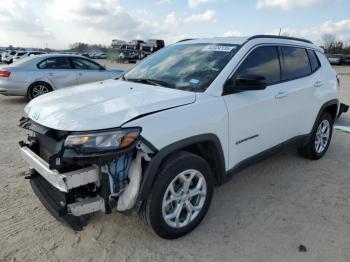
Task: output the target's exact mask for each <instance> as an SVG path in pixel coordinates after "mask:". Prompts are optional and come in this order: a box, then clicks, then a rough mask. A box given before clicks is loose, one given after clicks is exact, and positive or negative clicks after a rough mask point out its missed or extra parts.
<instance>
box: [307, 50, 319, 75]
mask: <svg viewBox="0 0 350 262" xmlns="http://www.w3.org/2000/svg"><path fill="white" fill-rule="evenodd" d="M307 53H308V55H309V60H310V65H311V70H312V72H315V71H316V70H317V69H318V68H319V67H320V61H319V60H318V58H317V55H316V53H315V51H313V50H307Z"/></svg>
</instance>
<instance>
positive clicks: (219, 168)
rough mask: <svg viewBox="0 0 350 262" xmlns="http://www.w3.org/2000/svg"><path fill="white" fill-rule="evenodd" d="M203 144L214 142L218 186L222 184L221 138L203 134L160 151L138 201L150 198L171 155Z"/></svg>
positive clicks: (145, 180) (223, 169)
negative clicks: (160, 171)
mask: <svg viewBox="0 0 350 262" xmlns="http://www.w3.org/2000/svg"><path fill="white" fill-rule="evenodd" d="M201 142H212V143H213V144H214V145H215V147H216V150H217V152H218V156H217V157H218V160H219V161H218V163H217V172H216V173H217V174H216V175H217V178H218V184H221V183H222V180H223V177H224V176H225V174H226V172H225V156H224V153H223V150H222V146H221V142H220V140H219V138H218V137H217V136H216V135H214V134H202V135H197V136H193V137H189V138H186V139H183V140H180V141H177V142H175V143H172V144H170V145H168V146H166V147H164V148H163V149H161V150H160V151H158V152H157V153H156V154H155V156H154V157H153V158H152V161H151V162H150V163H149V165H148V167H147V169H146V170H145V172H144V174H143V181H142V184H141V188H140V193H139V197H138V200H139V201H142V200H145V199H147V197H148V196H149V194H150V192H151V190H152V187H153V184H154V182H155V181H156V179H157V175H158V169H159V167H160V166H161V164H162V163H163V160H164V159H165V158H166V157H168V156H169V155H170V154H172V153H174V152H176V151H179V150H181V149H183V148H185V147H187V146H191V145H195V144H198V143H201Z"/></svg>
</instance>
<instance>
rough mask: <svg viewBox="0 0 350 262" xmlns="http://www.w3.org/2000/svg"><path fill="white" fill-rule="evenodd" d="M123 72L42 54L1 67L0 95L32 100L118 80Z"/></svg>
mask: <svg viewBox="0 0 350 262" xmlns="http://www.w3.org/2000/svg"><path fill="white" fill-rule="evenodd" d="M122 72H123V71H122V70H118V69H106V68H105V67H103V66H101V65H99V64H98V63H96V62H94V61H92V60H90V59H87V58H85V57H82V56H73V55H63V54H47V55H39V56H34V57H28V58H26V59H23V60H20V61H18V62H15V63H13V64H11V65H10V66H3V67H0V94H3V95H18V96H28V97H29V98H30V99H33V98H35V97H37V96H39V95H42V94H44V93H48V92H51V91H53V90H56V89H60V88H63V87H69V86H74V85H79V84H85V83H90V82H96V81H101V80H105V79H110V78H117V77H119V76H120V75H121V73H122Z"/></svg>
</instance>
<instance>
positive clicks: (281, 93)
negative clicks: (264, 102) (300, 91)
mask: <svg viewBox="0 0 350 262" xmlns="http://www.w3.org/2000/svg"><path fill="white" fill-rule="evenodd" d="M287 95H288V92H278V93H277V95H276V96H275V98H276V99H281V98H284V97H286V96H287Z"/></svg>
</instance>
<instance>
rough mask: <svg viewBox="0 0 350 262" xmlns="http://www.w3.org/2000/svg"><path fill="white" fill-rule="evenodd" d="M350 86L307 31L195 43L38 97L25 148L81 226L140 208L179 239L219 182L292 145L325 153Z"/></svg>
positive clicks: (314, 154) (40, 178)
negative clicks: (96, 216)
mask: <svg viewBox="0 0 350 262" xmlns="http://www.w3.org/2000/svg"><path fill="white" fill-rule="evenodd" d="M339 88H340V86H339V81H338V77H337V73H336V72H335V71H334V70H333V69H332V67H331V66H330V64H329V62H328V61H327V59H326V57H325V56H324V54H323V50H322V49H321V48H319V47H318V46H316V45H314V44H312V43H311V42H310V41H307V40H304V39H297V38H291V37H278V36H267V35H260V36H253V37H250V38H247V37H232V38H212V39H197V40H191V41H184V42H181V43H177V44H174V45H171V46H169V47H167V48H164V49H163V50H160V51H158V52H156V53H155V54H153V55H152V56H151V57H150V58H149V59H146V60H145V61H143V62H141V63H139V64H137V65H136V66H135V67H133V68H132V69H130V70H129V71H128V72H127V73H125V74H123V76H122V77H121V78H120V79H118V80H108V81H105V82H104V83H93V84H89V85H82V86H79V87H76V88H73V89H70V90H60V91H58V92H54V93H52V94H48V95H45V96H42V97H39V98H37V99H34V100H33V101H31V102H30V103H29V104H28V105H27V107H26V108H25V113H26V117H24V118H22V119H21V121H20V126H21V127H23V128H25V129H29V130H31V131H33V132H31V135H30V136H29V137H27V140H26V141H21V142H20V146H21V149H20V151H21V153H22V156H23V159H24V160H25V161H27V163H28V165H29V167H31V168H32V170H31V173H30V176H27V178H30V184H31V186H32V188H33V190H34V192H35V193H36V194H37V195H38V197H39V199H40V200H41V201H42V202H43V203H44V205H45V206H46V207H47V208H48V209H49V210H50V212H51V213H52V214H53V215H54V216H56V218H58V219H59V220H60V221H63V222H65V223H66V224H68V225H70V226H71V227H72V228H73V229H75V230H82V228H83V227H84V226H85V225H86V223H87V218H86V215H88V216H90V215H91V214H92V213H94V212H97V211H100V212H103V213H106V214H111V213H112V212H113V210H117V211H119V212H126V211H128V210H135V211H136V212H135V213H138V214H140V217H141V218H142V219H143V220H144V221H145V222H146V224H147V225H148V226H149V227H150V228H151V229H152V230H153V231H154V232H155V233H157V234H158V235H159V236H161V237H164V238H169V239H173V238H178V237H181V236H183V235H185V234H187V233H189V232H190V231H192V230H193V229H194V228H195V227H196V226H198V225H199V223H200V222H201V221H202V219H203V218H204V216H205V214H206V213H207V211H208V209H209V206H210V203H211V199H212V196H213V193H214V186H219V185H221V184H223V183H225V182H227V181H229V180H230V178H231V177H232V176H233V175H234V174H235V173H237V172H238V171H239V170H241V169H242V167H244V166H247V165H248V164H252V163H255V162H256V161H257V160H261V159H262V158H263V157H264V156H268V155H269V154H271V153H272V152H276V151H278V149H283V148H284V147H285V146H287V145H292V146H293V147H296V148H298V150H299V153H300V154H301V155H302V156H303V157H306V158H309V159H312V160H317V159H320V158H322V157H323V156H324V155H325V153H326V152H327V149H328V147H329V145H330V142H331V139H332V131H333V124H334V122H335V120H336V119H337V117H338V116H339V114H340V113H341V111H342V110H341V109H340V108H341V104H340V101H339ZM277 159H278V158H277ZM246 189H247V192H245V193H246V195H247V197H249V196H251V195H252V194H253V195H254V192H251V191H249V189H250V188H249V187H247V188H246ZM254 197H260V196H256V195H254ZM279 197H282V196H279ZM226 199H227V201H231V200H230V196H228V197H227V198H226ZM220 204H222V203H220ZM247 208H250V207H247ZM214 219H215V221H216V222H217V224H218V225H219V227H220V228H222V226H224V227H225V225H222V223H221V222H222V221H221V220H220V217H219V216H218V217H215V218H214ZM230 219H231V220H232V221H230V222H232V223H235V221H234V219H235V218H230ZM112 220H113V219H111V220H110V221H112ZM94 222H97V220H94ZM114 222H115V221H114ZM211 230H212V231H213V232H214V231H215V230H216V229H211Z"/></svg>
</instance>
